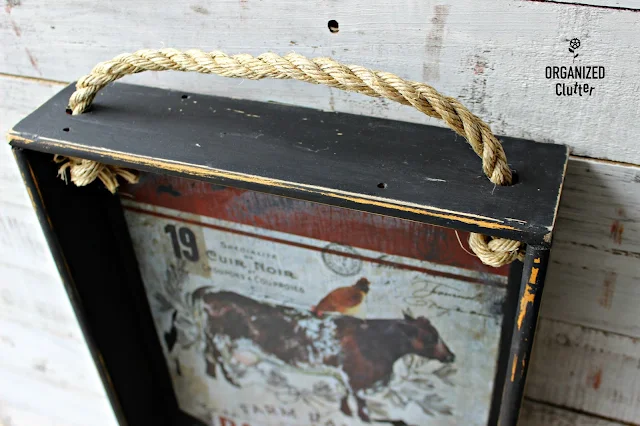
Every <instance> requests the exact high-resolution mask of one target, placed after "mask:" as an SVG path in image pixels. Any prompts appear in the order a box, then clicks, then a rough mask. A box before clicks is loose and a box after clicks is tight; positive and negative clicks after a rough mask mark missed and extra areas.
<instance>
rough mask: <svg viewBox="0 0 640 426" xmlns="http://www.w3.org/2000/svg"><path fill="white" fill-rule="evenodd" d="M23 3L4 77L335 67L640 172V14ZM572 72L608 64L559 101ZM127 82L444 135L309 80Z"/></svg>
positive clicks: (502, 129) (372, 4) (530, 6)
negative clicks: (118, 65) (251, 59)
mask: <svg viewBox="0 0 640 426" xmlns="http://www.w3.org/2000/svg"><path fill="white" fill-rule="evenodd" d="M14 3H16V5H15V6H13V7H10V8H6V9H5V11H4V13H0V19H1V20H2V25H1V26H0V37H1V38H2V39H4V40H7V43H5V44H4V45H3V47H2V53H3V59H4V60H3V62H2V63H0V72H4V73H9V74H18V75H28V76H34V77H45V78H48V79H54V80H61V81H72V80H75V79H76V78H78V77H79V76H81V75H83V74H86V73H87V72H88V71H89V70H90V69H91V68H92V67H93V66H94V65H95V64H96V63H98V62H101V61H104V60H107V59H110V58H112V57H113V56H115V55H117V54H119V53H121V52H124V51H133V50H137V49H140V48H161V47H165V46H171V47H176V48H193V47H198V48H201V49H204V50H214V49H224V50H225V51H227V52H229V53H251V54H260V53H263V52H265V51H269V50H272V51H274V52H277V53H287V52H290V51H295V52H297V53H300V54H303V55H307V56H312V57H313V56H332V57H335V58H336V59H337V60H340V61H342V62H346V63H355V64H359V65H363V66H367V67H371V68H375V69H380V70H384V71H390V72H394V73H397V74H399V75H401V76H402V77H404V78H408V79H413V80H417V81H425V82H427V83H430V84H433V85H434V86H435V87H436V88H437V89H438V90H440V91H441V92H442V93H444V94H446V95H449V96H453V97H456V98H458V99H460V101H461V102H463V103H464V104H465V105H466V106H468V107H469V108H470V109H471V110H472V111H473V112H474V113H476V114H477V115H479V116H480V117H482V118H483V119H485V120H486V121H488V122H489V123H490V124H491V126H492V128H493V130H494V131H495V132H496V133H498V134H503V135H508V136H512V137H521V138H524V139H532V140H537V141H545V142H558V143H563V144H567V145H570V146H571V147H572V148H573V149H574V152H575V153H576V154H578V155H584V156H589V157H595V158H606V159H611V160H618V161H625V162H632V163H640V148H638V146H637V144H635V143H634V142H633V141H634V140H635V137H634V135H636V134H637V133H638V132H639V131H640V121H639V120H636V117H637V116H638V114H639V113H640V106H639V105H638V102H637V101H636V97H635V93H636V92H637V90H638V89H639V88H640V86H639V85H640V56H638V55H637V54H636V47H637V43H638V34H639V33H640V15H639V14H638V13H635V12H634V11H629V10H617V9H606V8H595V7H590V6H572V5H567V4H557V3H549V2H529V1H510V0H501V1H493V2H488V1H480V2H478V1H473V0H464V1H455V2H454V1H449V2H437V1H435V0H429V1H414V0H403V1H400V2H396V4H395V7H393V8H389V7H388V3H387V2H386V1H384V0H348V1H342V2H340V3H339V5H338V4H337V3H334V2H326V1H321V0H314V1H306V2H296V3H295V7H292V3H291V1H289V0H278V1H271V2H257V1H235V0H224V1H220V2H216V3H215V4H213V3H208V2H204V1H200V0H193V1H191V2H171V3H166V2H158V1H157V0H144V1H140V2H134V3H130V2H122V1H116V0H111V1H106V2H103V3H101V4H100V6H96V5H95V3H94V2H91V1H88V0H85V1H70V0H63V1H60V2H57V3H56V5H55V7H50V8H43V7H41V5H40V4H38V3H37V2H31V1H24V2H20V3H19V4H18V2H14ZM140 17H144V19H140ZM329 19H335V20H336V21H338V23H339V26H340V31H339V32H337V33H331V32H330V31H329V29H328V27H327V22H328V20H329ZM101 22H108V23H109V25H99V24H98V23H101ZM573 37H578V38H580V39H581V41H582V45H581V47H580V49H579V54H580V56H579V57H578V58H577V59H575V63H574V62H572V61H573V58H572V56H571V54H570V52H568V47H569V46H568V40H569V39H571V38H573ZM574 64H575V65H596V66H598V65H601V66H604V67H605V69H606V73H605V78H604V79H603V80H588V81H587V80H585V81H586V82H587V83H589V84H590V85H591V86H593V87H595V92H594V94H593V95H592V96H587V97H585V96H582V97H579V96H578V97H575V96H571V97H566V96H557V95H556V93H555V84H556V83H558V82H560V83H561V81H560V80H548V79H546V78H545V67H546V66H571V65H574ZM126 81H128V82H134V83H143V84H147V85H154V86H159V87H170V88H174V89H177V90H186V91H191V92H198V93H207V94H217V95H222V96H232V97H239V98H246V99H254V100H262V101H269V100H270V101H276V102H284V103H290V104H297V105H302V106H309V107H314V108H319V109H324V110H330V111H333V110H335V111H343V112H352V113H356V114H365V115H374V116H381V117H387V118H393V119H400V120H407V121H414V122H420V123H430V124H434V125H439V123H437V121H435V120H432V119H428V118H426V117H423V116H421V114H420V113H418V112H417V111H412V110H411V108H409V107H402V106H398V105H393V104H392V103H390V102H386V101H383V100H375V99H374V100H372V99H369V98H366V97H364V96H357V95H353V94H347V93H341V92H340V91H337V90H331V89H328V88H324V87H319V86H310V85H304V84H301V83H299V82H291V81H270V82H265V81H258V82H254V81H236V80H230V79H225V78H222V77H214V76H207V75H199V76H198V75H193V74H184V73H173V72H165V73H142V74H139V75H137V76H132V77H130V78H129V77H128V79H127V80H126ZM567 82H568V83H571V84H573V80H571V81H569V80H567ZM613 132H615V136H616V137H615V138H612V137H611V135H612V133H613Z"/></svg>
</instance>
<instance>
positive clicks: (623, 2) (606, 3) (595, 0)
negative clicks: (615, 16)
mask: <svg viewBox="0 0 640 426" xmlns="http://www.w3.org/2000/svg"><path fill="white" fill-rule="evenodd" d="M528 1H546V2H549V3H567V4H569V5H576V4H578V5H584V6H600V7H610V8H614V9H633V10H638V9H640V4H638V1H637V0H575V1H574V0H528Z"/></svg>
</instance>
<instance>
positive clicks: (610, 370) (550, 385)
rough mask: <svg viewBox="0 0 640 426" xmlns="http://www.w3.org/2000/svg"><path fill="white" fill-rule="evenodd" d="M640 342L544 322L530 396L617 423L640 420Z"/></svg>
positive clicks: (529, 385) (538, 337)
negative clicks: (616, 421) (613, 420)
mask: <svg viewBox="0 0 640 426" xmlns="http://www.w3.org/2000/svg"><path fill="white" fill-rule="evenodd" d="M639 366H640V340H639V339H635V338H631V337H627V336H621V335H617V334H613V333H607V332H604V331H599V330H594V329H591V328H587V327H581V326H577V325H574V324H566V323H562V322H559V321H554V320H549V319H541V320H540V322H539V325H538V330H537V333H536V341H535V344H534V349H533V354H532V357H531V361H530V370H529V376H528V378H527V387H526V395H527V396H529V397H531V398H533V399H535V400H538V401H545V402H550V403H553V404H557V405H561V406H566V407H572V408H575V409H578V410H580V411H584V412H587V413H594V414H598V415H600V416H603V417H607V418H612V419H615V420H620V421H625V422H631V423H637V422H638V421H639V420H640V368H639Z"/></svg>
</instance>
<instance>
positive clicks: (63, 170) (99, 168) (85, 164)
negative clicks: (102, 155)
mask: <svg viewBox="0 0 640 426" xmlns="http://www.w3.org/2000/svg"><path fill="white" fill-rule="evenodd" d="M53 160H54V161H55V162H56V163H60V166H59V167H58V176H60V178H61V179H62V180H64V181H65V182H68V181H67V170H69V175H70V176H71V182H73V183H74V184H76V186H85V185H89V184H90V183H91V182H93V181H94V180H96V179H100V181H101V182H102V183H103V184H104V186H106V187H107V189H108V190H109V191H110V192H111V193H112V194H115V192H116V190H117V189H118V186H119V185H120V184H119V183H118V179H117V177H118V176H121V177H122V178H123V179H124V180H126V181H127V182H129V183H137V182H138V175H137V173H135V172H133V171H131V170H128V169H125V168H122V167H119V166H111V165H107V164H102V163H98V162H96V161H92V160H86V159H83V158H75V157H64V156H61V155H55V156H54V157H53Z"/></svg>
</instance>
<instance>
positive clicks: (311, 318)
mask: <svg viewBox="0 0 640 426" xmlns="http://www.w3.org/2000/svg"><path fill="white" fill-rule="evenodd" d="M128 191H129V193H127V192H126V191H123V204H124V207H125V212H126V219H127V222H128V226H129V229H130V233H131V237H132V240H133V243H134V247H135V251H136V254H137V257H138V263H139V266H140V270H141V274H142V278H143V281H144V284H145V288H146V293H147V296H148V302H149V305H150V307H151V310H152V314H153V317H154V322H155V325H156V331H157V333H158V336H159V338H160V340H161V342H162V346H163V350H164V356H165V359H166V363H167V367H168V369H169V371H170V375H171V378H172V381H173V387H174V392H175V394H176V397H177V399H178V402H179V406H180V408H181V409H182V410H183V411H185V412H186V413H189V414H190V415H192V416H194V417H196V418H198V419H200V420H201V421H202V422H203V423H204V424H208V425H216V426H258V425H264V426H271V425H274V426H275V425H287V426H288V425H292V426H293V425H318V426H320V425H322V426H328V425H334V426H343V425H344V426H352V425H353V426H355V425H365V424H371V423H373V424H375V423H380V424H394V425H402V424H407V425H460V424H464V425H481V424H486V422H487V417H488V413H489V408H490V405H491V397H492V392H493V384H494V379H495V374H496V362H497V358H498V351H499V347H498V346H499V340H500V332H501V324H502V303H503V299H504V297H505V294H506V282H507V278H506V270H505V269H498V270H490V269H487V268H486V267H483V266H481V265H480V264H479V262H477V260H476V259H474V258H473V257H471V256H469V255H467V254H466V253H464V252H462V251H461V250H462V249H461V248H460V246H459V244H458V242H457V239H456V236H455V233H454V232H453V231H450V230H446V229H442V228H435V227H431V226H426V225H421V224H416V223H413V222H408V221H403V220H399V219H393V218H385V217H381V216H376V215H372V214H366V213H361V212H354V211H349V210H345V209H340V208H336V207H328V206H322V205H317V204H313V203H308V202H304V201H300V200H290V199H285V198H279V197H275V196H270V195H266V194H259V193H255V192H250V191H243V190H238V189H231V188H224V187H217V186H213V185H210V184H207V183H202V182H192V181H189V180H184V179H178V178H171V177H161V176H151V175H147V176H145V178H144V179H143V182H142V183H141V184H140V185H139V186H138V187H137V188H133V187H131V188H129V189H128Z"/></svg>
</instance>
